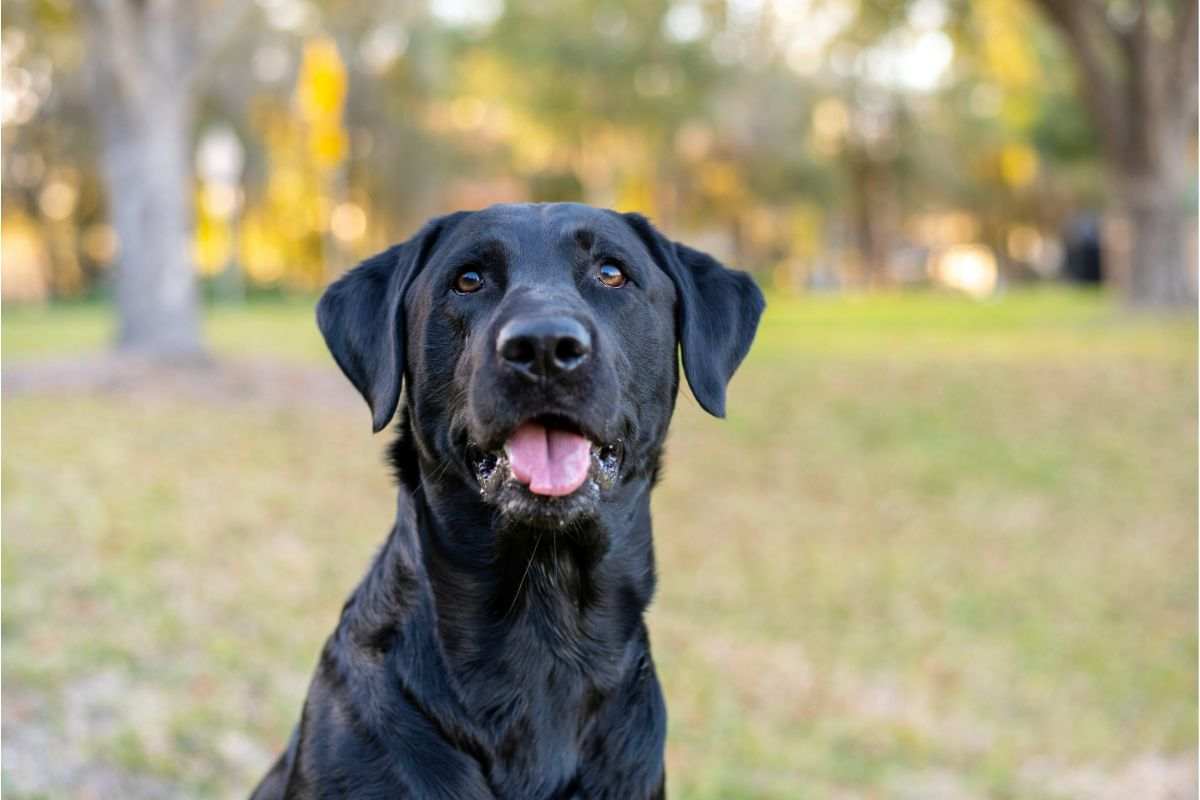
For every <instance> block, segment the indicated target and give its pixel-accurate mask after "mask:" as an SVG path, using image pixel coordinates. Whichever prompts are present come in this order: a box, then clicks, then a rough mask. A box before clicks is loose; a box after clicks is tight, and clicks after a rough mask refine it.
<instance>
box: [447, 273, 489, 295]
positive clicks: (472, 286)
mask: <svg viewBox="0 0 1200 800" xmlns="http://www.w3.org/2000/svg"><path fill="white" fill-rule="evenodd" d="M482 288H483V276H482V275H480V274H479V273H478V272H476V271H475V270H473V269H464V270H463V271H462V272H460V273H458V277H457V278H455V279H454V291H456V292H458V293H459V294H470V293H471V292H478V291H479V290H480V289H482Z"/></svg>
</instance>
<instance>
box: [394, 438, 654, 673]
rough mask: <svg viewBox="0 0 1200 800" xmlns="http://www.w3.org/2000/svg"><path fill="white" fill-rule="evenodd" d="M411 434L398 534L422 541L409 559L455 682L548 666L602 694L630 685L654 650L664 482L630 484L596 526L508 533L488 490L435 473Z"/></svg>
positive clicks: (405, 443) (402, 470)
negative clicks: (655, 513)
mask: <svg viewBox="0 0 1200 800" xmlns="http://www.w3.org/2000/svg"><path fill="white" fill-rule="evenodd" d="M407 428H408V426H407V425H404V426H402V433H401V436H400V438H399V439H398V440H397V442H396V444H395V445H394V446H393V448H392V460H393V464H394V465H395V466H396V468H397V474H398V476H399V478H400V480H399V483H400V509H399V512H400V513H399V516H400V517H401V519H398V520H397V533H398V534H400V533H401V528H402V527H405V528H407V529H408V531H407V533H408V535H410V536H412V537H415V538H416V541H415V542H413V544H414V545H416V547H415V548H414V549H412V550H409V552H411V553H413V556H414V557H415V561H416V562H417V563H415V564H414V566H415V568H417V569H419V570H420V571H421V572H423V576H421V577H422V578H423V580H422V583H424V582H425V581H426V580H427V582H428V583H427V586H428V587H429V591H430V594H431V596H432V597H431V599H432V601H433V607H434V613H435V616H436V620H437V629H438V635H439V639H440V645H441V649H442V652H443V653H444V655H445V657H446V659H447V661H448V662H449V663H448V666H449V667H450V669H451V671H452V672H454V673H455V674H456V675H458V676H459V677H460V679H463V678H464V676H466V677H467V678H469V677H470V676H475V677H477V678H480V677H482V678H484V679H487V678H488V677H489V676H492V677H494V674H495V673H497V672H500V673H504V674H506V675H508V676H511V675H512V674H513V673H514V672H518V673H519V672H520V670H519V669H516V670H514V669H513V667H514V665H516V664H529V663H544V664H552V665H556V668H559V669H561V668H566V671H567V672H575V673H577V674H578V675H579V676H580V677H582V678H585V679H586V680H587V681H588V682H589V683H590V684H592V685H594V686H611V685H614V684H615V683H616V682H618V681H619V680H620V678H621V676H622V675H623V674H624V673H625V671H626V670H627V669H628V668H629V666H630V664H629V661H630V659H631V654H632V653H633V651H634V650H635V649H637V648H636V645H637V644H638V643H640V642H644V640H645V627H644V623H643V619H642V616H643V613H644V611H645V609H646V607H647V606H648V605H649V602H650V599H651V597H652V595H653V592H654V585H655V571H654V551H653V544H652V537H651V522H650V490H651V488H652V485H653V475H649V476H645V477H637V478H633V479H631V480H629V481H627V482H625V483H622V484H620V485H619V486H618V487H616V488H615V489H614V490H613V493H612V496H611V497H610V498H609V499H608V500H606V502H605V504H604V507H603V510H602V512H601V513H600V514H599V515H598V516H597V517H596V518H593V519H590V520H587V521H584V522H579V523H576V524H572V525H569V526H565V527H562V528H554V529H550V528H540V527H526V526H521V525H512V524H505V523H504V521H503V520H502V519H500V518H499V517H498V515H497V514H496V512H495V509H493V508H492V507H490V506H488V505H486V504H485V503H484V502H483V501H482V500H481V499H480V496H479V493H478V490H477V489H475V488H473V487H470V486H468V485H466V484H464V483H463V482H462V481H461V480H460V479H458V478H456V477H454V476H449V475H447V474H446V471H445V470H444V469H439V468H438V467H436V466H435V465H434V464H432V463H423V462H424V459H423V458H422V457H421V455H420V454H419V453H418V452H417V449H418V448H416V447H415V446H413V444H412V440H411V439H410V438H409V437H410V436H411V429H407ZM406 429H407V430H406ZM404 517H409V519H410V520H411V521H410V522H409V524H408V525H405V524H404V522H403V518H404ZM385 552H386V549H385ZM497 654H501V655H500V656H499V657H497ZM531 677H532V676H531Z"/></svg>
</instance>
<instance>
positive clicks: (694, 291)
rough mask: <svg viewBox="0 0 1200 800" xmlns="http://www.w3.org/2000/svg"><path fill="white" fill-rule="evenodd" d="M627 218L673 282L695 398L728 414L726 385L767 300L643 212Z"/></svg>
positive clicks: (751, 338)
mask: <svg viewBox="0 0 1200 800" xmlns="http://www.w3.org/2000/svg"><path fill="white" fill-rule="evenodd" d="M625 218H626V219H627V220H628V221H629V224H630V225H632V226H633V229H634V230H635V231H636V232H637V234H638V236H640V237H641V239H642V241H643V242H644V243H645V245H646V247H648V248H649V250H650V254H651V255H652V256H653V257H654V259H655V261H657V262H658V264H659V266H660V267H661V268H662V269H663V271H664V272H666V273H667V275H669V276H670V278H671V280H672V282H674V284H675V291H676V294H677V295H678V302H677V303H676V306H675V328H676V335H677V336H678V337H679V349H680V352H681V353H682V355H683V371H684V374H685V375H686V376H687V381H688V385H689V386H691V387H692V394H693V395H695V396H696V400H697V401H699V403H700V405H701V406H702V407H703V408H704V410H705V411H707V412H708V413H710V414H712V415H713V416H714V417H723V416H725V387H726V385H727V384H728V383H729V379H730V378H732V377H733V373H734V371H735V370H736V369H737V368H738V365H739V364H741V363H742V359H743V358H745V357H746V353H747V352H749V350H750V343H751V342H753V341H754V332H755V330H757V329H758V320H759V318H760V317H761V316H762V312H763V309H765V308H766V306H767V303H766V300H764V299H763V294H762V292H761V291H759V288H758V286H756V285H755V283H754V280H753V279H752V278H751V277H750V276H749V275H747V274H746V273H744V272H739V271H738V270H733V269H728V268H727V267H725V266H724V265H722V264H721V263H720V262H719V261H717V260H716V259H715V258H713V257H712V256H710V255H708V254H707V253H702V252H700V251H699V250H694V249H692V248H691V247H688V246H687V245H684V244H680V243H679V242H673V241H671V240H670V239H668V238H667V237H665V236H663V235H662V234H661V233H659V232H658V230H657V229H656V228H655V227H654V226H653V225H651V224H650V221H649V220H647V219H646V218H645V217H643V216H642V215H641V214H626V215H625Z"/></svg>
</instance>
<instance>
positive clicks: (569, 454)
mask: <svg viewBox="0 0 1200 800" xmlns="http://www.w3.org/2000/svg"><path fill="white" fill-rule="evenodd" d="M504 450H505V452H507V453H508V463H509V466H511V467H512V471H513V475H515V476H516V478H517V480H519V481H520V482H521V483H524V484H526V485H527V486H529V491H531V492H533V493H534V494H544V495H550V496H551V497H561V496H562V495H565V494H570V493H571V492H573V491H575V490H576V489H578V488H579V487H580V486H582V485H583V482H584V481H585V480H587V474H588V467H589V466H590V464H591V453H590V450H591V445H590V444H588V440H587V439H585V438H584V437H582V436H580V435H579V434H578V433H569V432H567V431H558V430H547V429H546V428H545V426H543V425H538V424H537V423H536V422H526V423H525V424H524V425H522V426H521V427H519V428H517V429H516V430H515V431H513V435H512V436H510V437H509V438H508V441H507V442H505V443H504Z"/></svg>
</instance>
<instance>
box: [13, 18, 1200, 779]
mask: <svg viewBox="0 0 1200 800" xmlns="http://www.w3.org/2000/svg"><path fill="white" fill-rule="evenodd" d="M1196 28H1197V22H1196V2H1195V0H973V1H972V2H966V1H965V0H887V1H883V0H790V1H789V2H782V1H781V0H646V1H645V2H638V3H622V2H616V0H566V1H565V2H558V3H540V2H531V1H530V0H438V1H437V2H433V1H432V0H431V1H430V2H428V3H423V2H381V3H372V4H368V3H346V2H334V1H332V0H330V1H324V2H321V1H316V0H257V2H254V1H253V0H225V1H224V2H217V0H213V1H212V2H205V1H203V0H106V1H105V0H87V1H85V2H79V3H68V2H65V0H4V2H3V15H2V18H0V31H2V38H0V42H2V54H3V55H2V71H0V123H2V126H3V127H2V139H0V148H2V149H0V166H2V185H0V186H2V197H0V201H2V208H3V214H2V220H0V246H2V252H0V258H2V261H0V264H2V273H0V288H2V294H3V321H2V326H0V327H2V334H3V336H2V346H3V359H4V398H3V410H4V424H3V445H4V459H3V499H4V507H3V525H4V547H3V585H4V590H5V597H4V600H5V602H4V606H3V635H4V649H3V686H4V703H3V770H2V773H0V774H2V781H3V790H4V792H5V793H6V794H8V795H10V796H12V797H21V798H37V797H55V798H56V797H80V798H92V797H96V798H100V797H104V798H107V797H147V798H150V797H154V798H157V797H197V796H203V797H237V796H241V795H244V794H246V793H247V792H248V790H249V789H250V787H251V786H252V785H253V783H254V782H255V780H256V779H257V778H258V776H259V775H260V774H261V772H262V771H263V770H265V769H266V767H267V766H268V764H269V762H270V760H271V759H272V757H273V756H274V754H275V753H276V752H277V751H278V750H279V749H280V748H281V747H282V746H283V744H284V742H285V741H286V737H287V735H288V733H289V732H290V729H291V726H292V724H293V723H294V722H295V720H296V718H297V715H298V713H299V708H300V703H301V701H302V699H303V695H304V691H305V688H306V682H307V679H308V676H309V675H310V674H311V670H312V667H313V665H314V663H315V658H316V655H317V653H318V651H319V648H320V645H321V642H322V640H323V638H324V636H325V635H327V634H328V633H329V631H331V630H332V628H333V625H334V624H335V621H336V619H337V614H338V610H339V609H340V604H341V602H342V600H343V599H344V597H345V596H346V595H347V594H348V592H349V591H350V589H351V588H352V586H353V585H354V583H355V582H356V581H357V579H358V577H359V576H360V575H361V574H362V571H363V570H364V569H365V568H366V565H367V563H368V561H369V559H370V556H371V554H372V553H373V551H374V548H375V547H377V546H378V544H379V543H380V542H381V541H382V538H383V536H384V534H385V533H386V531H387V529H388V527H389V525H390V521H391V517H392V513H393V512H392V509H393V503H394V498H393V492H394V489H393V488H392V487H391V485H390V481H389V479H388V475H387V471H386V469H385V468H384V467H383V465H382V462H381V453H382V449H383V447H384V446H385V438H386V437H377V438H372V437H371V435H370V425H369V419H368V414H367V412H366V410H365V408H364V407H363V406H362V402H361V400H360V399H359V398H358V397H357V395H355V394H354V392H353V390H352V389H351V388H350V387H349V386H348V385H347V384H345V382H344V380H343V379H342V378H341V376H340V373H339V372H338V371H337V369H336V367H335V366H334V365H333V362H332V360H331V359H330V358H329V357H328V355H327V354H326V353H325V351H324V348H323V345H322V344H321V342H320V339H319V335H318V334H317V332H316V330H315V325H314V323H313V319H312V307H313V304H314V302H315V298H316V296H317V294H318V292H319V291H320V289H321V288H322V287H323V286H324V285H325V284H326V283H328V282H329V281H330V280H331V279H333V278H335V277H336V276H337V275H339V274H340V273H341V272H342V271H343V270H345V269H346V268H348V267H349V266H352V265H353V264H354V263H356V262H357V261H358V260H360V259H362V258H364V257H366V256H368V255H371V254H373V253H375V252H377V251H379V250H381V249H383V248H384V247H386V246H387V245H388V244H390V243H392V242H394V241H398V240H400V239H403V238H407V236H408V235H410V234H411V233H412V232H413V231H414V230H415V229H416V228H417V227H418V226H419V225H420V224H421V223H422V222H423V221H424V220H425V219H427V218H428V217H429V216H432V215H434V214H438V213H443V212H447V211H452V210H456V209H459V208H476V207H482V206H486V205H489V204H491V203H494V202H513V201H557V200H572V201H581V202H586V203H591V204H594V205H600V206H609V207H613V208H617V209H619V210H636V211H640V212H642V213H645V214H647V215H649V216H650V217H652V218H653V219H654V220H655V221H656V223H657V224H658V225H659V227H660V228H662V229H663V230H665V231H667V232H668V233H670V234H671V235H672V236H674V237H675V238H678V239H681V240H684V241H686V242H688V243H689V244H692V245H693V246H696V247H700V248H702V249H705V250H708V251H709V252H712V253H713V254H714V255H717V256H718V257H719V258H721V259H723V260H725V261H726V262H727V263H730V264H733V265H736V266H738V267H740V268H743V269H748V270H750V271H751V272H753V273H754V274H755V276H756V278H757V279H758V280H759V282H760V283H761V284H762V285H763V286H764V287H765V288H766V289H767V291H768V295H769V298H770V307H769V309H768V312H767V316H766V318H765V319H764V323H763V327H762V330H761V334H760V337H759V340H758V342H757V344H756V346H755V349H754V351H753V352H752V354H751V356H750V358H749V360H748V361H747V363H746V364H745V366H744V367H743V368H742V371H741V372H740V373H739V375H738V377H737V378H736V379H735V381H734V384H733V386H732V388H731V395H730V416H729V419H727V420H725V421H724V422H717V421H714V420H711V419H708V418H705V417H704V416H703V415H702V414H701V413H700V412H699V411H698V410H697V408H696V406H695V403H694V402H693V401H692V400H691V398H690V397H684V398H682V399H681V404H680V410H679V412H678V415H677V421H676V424H675V427H674V432H673V434H672V437H671V440H670V444H669V453H668V460H667V463H668V470H667V478H666V480H665V481H664V483H663V485H662V487H661V488H660V489H659V491H658V493H657V494H656V498H655V513H656V520H657V523H658V525H657V530H658V537H657V540H658V545H657V546H658V550H659V563H660V570H661V586H660V593H659V597H658V599H657V601H656V604H655V607H654V610H653V612H652V615H651V627H652V635H653V637H654V641H655V645H656V655H657V659H658V661H659V671H660V676H661V678H662V681H663V684H664V687H665V690H666V693H667V696H668V703H669V708H670V711H671V730H670V742H669V748H668V761H669V783H670V786H671V789H672V795H673V796H676V797H682V798H805V797H813V798H831V797H836V798H893V797H896V798H946V799H948V800H958V799H959V798H1089V799H1090V798H1102V799H1103V798H1113V799H1114V800H1115V799H1116V798H1130V797H1138V798H1150V799H1151V800H1154V799H1155V798H1164V799H1165V798H1184V797H1194V796H1195V794H1196V791H1197V776H1196V763H1195V750H1196V744H1197V742H1196V738H1197V734H1196V732H1197V709H1196V704H1197V696H1196V695H1197V692H1196V686H1197V672H1196V661H1197V640H1196V623H1197V619H1196V595H1197V569H1196V565H1197V562H1196V555H1197V554H1196V526H1197V518H1196V510H1197V492H1196V471H1197V426H1196V394H1197V381H1196V356H1197V352H1196V319H1195V302H1196V275H1197V270H1196V262H1197V235H1196V214H1197V160H1196V152H1197V140H1196V106H1197V87H1196V71H1197V64H1196V45H1197V30H1196ZM714 486H719V487H720V491H713V490H712V489H711V487H714ZM697 497H702V498H704V502H703V503H698V502H696V498H697Z"/></svg>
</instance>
